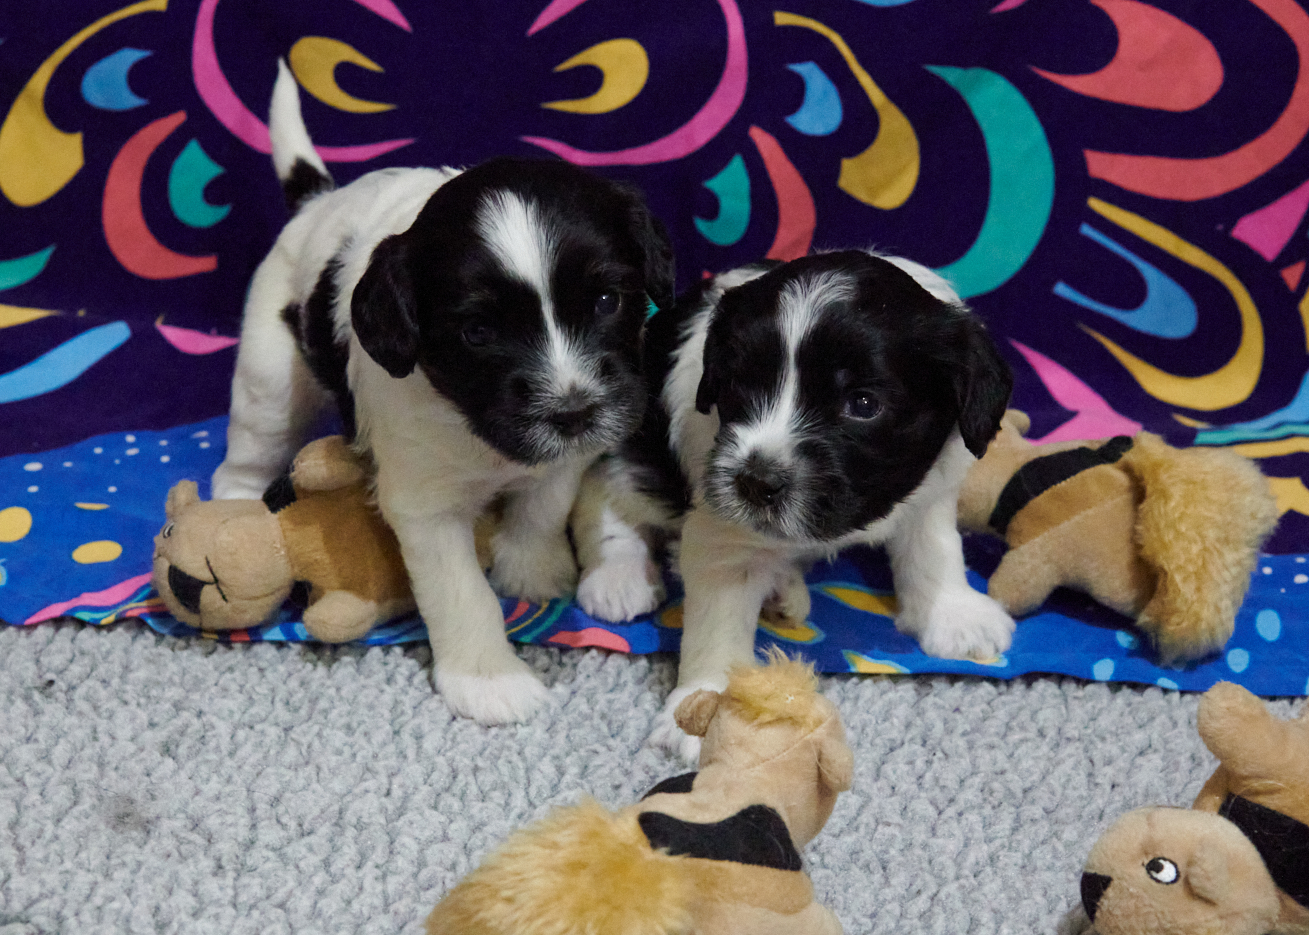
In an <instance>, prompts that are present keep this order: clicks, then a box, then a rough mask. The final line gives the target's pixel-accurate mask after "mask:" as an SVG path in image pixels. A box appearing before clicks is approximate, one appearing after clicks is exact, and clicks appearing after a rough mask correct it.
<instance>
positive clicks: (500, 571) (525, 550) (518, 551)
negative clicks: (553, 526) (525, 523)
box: [487, 536, 577, 603]
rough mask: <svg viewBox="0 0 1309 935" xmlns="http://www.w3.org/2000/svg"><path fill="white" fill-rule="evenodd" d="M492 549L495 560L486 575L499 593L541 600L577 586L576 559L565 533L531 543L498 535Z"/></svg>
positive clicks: (546, 599) (551, 597)
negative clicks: (488, 573) (489, 572)
mask: <svg viewBox="0 0 1309 935" xmlns="http://www.w3.org/2000/svg"><path fill="white" fill-rule="evenodd" d="M491 548H492V550H493V551H494V553H495V563H494V564H493V565H492V566H491V574H490V575H488V576H487V577H488V579H489V580H490V582H491V586H492V587H493V588H495V589H496V591H498V592H499V593H501V594H505V595H508V596H510V597H521V598H523V599H524V600H529V601H536V602H538V603H544V602H545V601H548V600H551V599H553V598H556V597H563V596H564V595H565V594H571V593H572V591H573V589H574V588H575V587H576V586H577V562H576V561H574V559H573V547H572V546H571V545H569V543H568V537H567V536H559V537H557V538H554V539H547V540H544V541H539V540H538V541H534V542H531V543H523V542H520V541H518V540H516V539H511V538H509V537H507V536H497V537H496V538H495V541H494V542H493V543H492V546H491Z"/></svg>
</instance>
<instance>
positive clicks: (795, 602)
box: [760, 566, 812, 625]
mask: <svg viewBox="0 0 1309 935" xmlns="http://www.w3.org/2000/svg"><path fill="white" fill-rule="evenodd" d="M811 609H812V600H811V598H810V596H809V585H807V584H806V583H805V580H804V574H803V573H802V572H801V571H800V569H799V568H796V567H795V566H791V568H790V570H789V571H788V573H787V574H785V575H782V576H780V577H779V578H778V581H777V584H776V585H775V586H774V589H773V593H772V594H770V595H768V598H767V599H766V600H765V601H764V606H763V608H762V609H761V610H760V615H761V616H762V617H763V618H764V619H765V620H767V621H769V622H770V623H778V624H788V623H789V624H791V625H800V624H803V623H804V622H805V621H806V620H808V619H809V611H810V610H811Z"/></svg>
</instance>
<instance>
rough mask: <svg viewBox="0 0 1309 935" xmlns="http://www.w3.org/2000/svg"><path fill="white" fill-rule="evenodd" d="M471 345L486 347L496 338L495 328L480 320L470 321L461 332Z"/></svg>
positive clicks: (466, 341) (466, 342)
mask: <svg viewBox="0 0 1309 935" xmlns="http://www.w3.org/2000/svg"><path fill="white" fill-rule="evenodd" d="M461 334H462V336H463V339H464V343H465V344H467V345H468V346H469V347H486V345H488V344H490V343H491V342H492V341H494V340H495V329H494V328H492V327H491V326H490V325H488V324H485V323H483V322H480V321H470V322H469V323H468V324H466V325H464V330H463V331H462V332H461Z"/></svg>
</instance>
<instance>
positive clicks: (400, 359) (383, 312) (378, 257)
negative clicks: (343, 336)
mask: <svg viewBox="0 0 1309 935" xmlns="http://www.w3.org/2000/svg"><path fill="white" fill-rule="evenodd" d="M407 258H408V251H407V249H406V247H405V242H404V240H403V239H401V237H400V236H399V235H395V236H391V237H387V238H386V239H385V240H383V241H382V242H381V243H379V244H378V245H377V247H376V248H375V249H374V250H373V256H372V259H370V260H369V261H368V269H367V270H365V271H364V275H363V276H361V277H360V279H359V282H358V283H357V284H356V285H355V291H354V294H353V295H352V296H351V297H350V320H351V322H352V323H353V325H354V330H355V334H356V335H358V337H359V343H360V344H361V345H362V346H363V348H364V350H365V351H367V352H368V356H369V357H371V358H373V360H375V361H376V362H377V364H378V365H379V366H380V367H382V368H383V369H384V370H386V372H387V373H389V374H390V375H391V376H393V377H397V378H398V377H407V376H408V375H409V374H410V373H411V372H412V371H413V369H414V365H415V364H416V363H417V362H418V315H417V303H416V302H415V300H414V288H413V283H412V282H411V280H410V278H409V268H408V263H407V262H406V260H407Z"/></svg>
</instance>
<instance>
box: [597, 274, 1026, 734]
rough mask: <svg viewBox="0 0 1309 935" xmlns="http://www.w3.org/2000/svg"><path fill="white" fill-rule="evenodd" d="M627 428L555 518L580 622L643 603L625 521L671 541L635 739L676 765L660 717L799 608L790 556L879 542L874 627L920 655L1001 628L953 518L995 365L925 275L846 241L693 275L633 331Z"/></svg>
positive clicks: (991, 636)
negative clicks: (669, 685)
mask: <svg viewBox="0 0 1309 935" xmlns="http://www.w3.org/2000/svg"><path fill="white" fill-rule="evenodd" d="M646 327H647V330H646V338H645V342H646V343H645V355H646V359H645V377H646V381H647V386H648V388H649V389H650V392H651V398H652V400H657V402H652V405H651V406H650V407H649V408H648V410H647V413H646V416H645V418H644V421H643V424H642V427H641V429H640V430H639V431H638V432H637V434H636V435H634V436H633V438H632V439H630V440H629V441H628V442H627V443H625V444H624V446H623V447H622V449H621V453H620V455H619V456H617V457H615V458H612V459H609V460H607V461H604V462H601V463H599V464H597V466H596V467H595V468H594V469H593V471H592V472H590V473H589V474H588V476H587V478H586V480H585V481H584V485H583V491H582V495H581V498H580V500H579V503H578V507H577V509H576V511H575V514H574V533H575V536H576V540H577V546H578V557H579V559H580V561H581V563H582V568H583V577H582V581H581V584H580V585H579V588H578V599H579V601H580V603H581V604H582V606H583V608H584V609H586V610H587V612H589V613H591V614H593V615H595V616H598V617H602V618H606V619H610V620H621V619H630V618H631V617H632V616H635V615H636V614H639V613H644V612H646V611H649V610H651V609H653V608H654V606H655V605H656V604H657V602H658V600H659V593H658V584H657V582H658V574H657V569H656V568H655V567H654V565H653V563H652V562H651V560H650V553H649V549H648V546H647V541H646V539H645V538H643V536H642V533H643V532H645V533H648V531H650V530H656V531H660V532H662V533H663V534H665V535H668V534H672V535H676V533H677V532H678V530H679V529H680V535H681V540H680V553H679V555H678V559H677V565H678V570H679V572H680V574H681V577H682V580H683V582H684V584H685V588H686V598H685V603H684V605H683V629H682V651H681V668H680V673H679V678H678V684H677V689H676V690H675V691H674V692H673V693H672V695H671V696H670V697H669V699H668V702H667V705H666V707H665V710H664V714H663V716H662V718H661V723H660V726H659V727H658V728H657V729H656V735H655V737H654V739H655V741H656V742H657V743H660V744H662V745H664V746H668V747H673V748H680V750H681V752H682V754H683V755H684V756H686V757H688V758H690V757H693V756H694V753H695V741H694V739H692V738H688V737H686V735H685V734H683V733H682V732H681V731H680V730H678V728H677V726H676V724H675V723H674V721H673V718H672V714H673V712H674V711H675V710H676V709H677V705H678V704H679V703H680V702H681V700H682V699H683V698H685V697H686V696H688V695H689V694H691V693H692V692H694V691H695V690H697V689H699V688H709V689H720V688H722V686H723V684H724V680H725V677H726V672H727V669H728V667H729V666H731V665H733V664H737V663H742V662H748V661H750V660H752V659H753V657H754V634H755V627H756V624H757V623H758V619H759V614H760V610H761V608H763V609H764V610H765V611H766V612H769V613H775V614H779V615H781V616H784V617H791V618H799V619H801V620H803V619H804V617H805V616H807V614H808V612H809V593H808V590H807V589H806V587H805V584H804V579H803V577H802V574H801V569H800V567H799V565H798V563H800V562H806V561H811V560H813V559H816V558H818V557H823V556H831V555H834V554H835V553H836V552H837V551H839V550H841V549H843V548H845V547H847V546H850V545H853V544H855V543H861V542H862V543H869V544H885V546H886V548H887V551H888V552H889V553H890V559H891V568H892V573H893V574H894V576H895V586H896V595H897V597H898V599H899V603H900V614H899V616H898V617H897V618H896V626H897V627H898V628H899V629H900V630H901V631H902V632H904V633H908V634H911V635H913V636H915V637H917V638H918V640H919V642H920V643H921V644H922V647H923V650H924V651H925V652H927V653H930V654H932V655H935V656H944V657H947V658H966V657H967V658H981V659H984V658H989V657H994V656H995V655H997V654H998V653H1000V652H1003V651H1004V650H1005V649H1007V648H1008V647H1009V642H1010V638H1011V634H1012V633H1013V629H1014V624H1013V620H1012V619H1011V618H1010V617H1009V615H1008V614H1007V613H1005V611H1004V610H1003V609H1002V608H1001V607H1000V606H999V605H998V604H996V603H995V602H994V601H992V600H991V599H990V598H988V597H986V596H985V595H983V594H979V593H978V592H976V591H974V590H973V589H972V588H971V587H970V586H969V584H968V582H967V580H966V579H965V577H964V561H963V553H962V549H961V543H960V538H959V533H958V531H957V530H956V527H955V508H956V502H957V499H958V494H959V488H960V485H961V484H962V483H963V480H964V475H965V474H966V473H967V471H968V467H969V465H970V464H971V463H973V461H974V458H975V457H977V456H980V455H981V454H982V452H983V451H985V450H986V446H987V443H988V442H989V441H990V439H991V438H992V436H994V435H995V432H996V429H997V428H998V427H999V425H1000V418H1001V416H1002V415H1003V414H1004V409H1005V404H1006V402H1007V401H1008V399H1009V391H1010V388H1011V385H1012V377H1011V375H1010V372H1009V368H1008V366H1007V365H1006V364H1005V362H1004V360H1003V359H1002V358H1001V357H1000V355H999V354H998V352H997V351H996V349H995V346H994V344H993V343H992V341H991V339H990V337H989V336H988V335H987V333H986V331H985V329H984V327H983V325H982V323H981V321H980V320H979V319H978V318H977V317H975V316H974V315H973V314H972V313H970V312H969V311H968V309H967V308H966V307H965V306H964V304H963V303H962V302H961V301H960V299H959V297H958V296H957V295H956V294H955V293H954V291H953V290H952V289H951V288H950V286H949V285H948V284H947V283H946V282H945V280H943V279H942V278H941V277H939V276H937V275H936V274H935V273H933V272H931V271H930V270H928V269H926V268H925V267H923V266H919V265H918V264H916V263H912V262H909V261H907V260H903V259H899V258H895V257H881V256H876V255H873V254H869V253H864V252H858V251H844V252H836V253H826V254H819V255H816V256H810V257H805V258H802V259H798V260H794V261H792V262H790V263H787V264H785V265H778V266H773V267H771V268H770V267H767V266H762V265H760V266H752V267H746V268H743V269H739V270H734V271H732V272H729V273H725V274H722V275H720V276H718V277H716V278H714V279H712V280H707V281H705V282H704V283H702V284H701V285H700V286H699V287H698V288H697V289H696V290H694V291H693V292H691V293H690V294H689V295H687V296H684V297H683V298H682V299H680V300H679V301H678V303H677V305H676V306H675V308H674V309H672V310H670V311H668V312H663V313H660V314H658V315H655V316H654V317H653V318H652V319H651V320H650V322H649V323H648V324H647V326H646Z"/></svg>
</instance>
